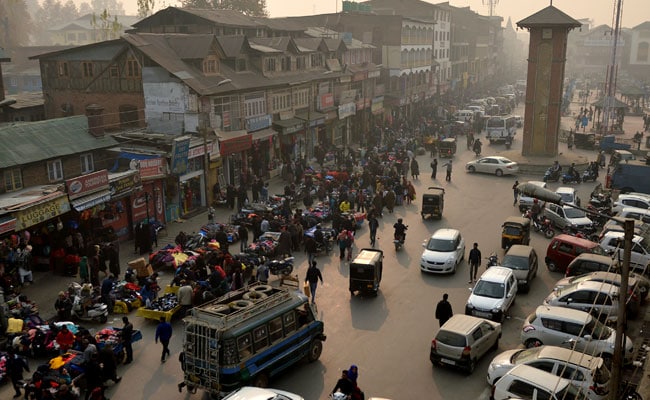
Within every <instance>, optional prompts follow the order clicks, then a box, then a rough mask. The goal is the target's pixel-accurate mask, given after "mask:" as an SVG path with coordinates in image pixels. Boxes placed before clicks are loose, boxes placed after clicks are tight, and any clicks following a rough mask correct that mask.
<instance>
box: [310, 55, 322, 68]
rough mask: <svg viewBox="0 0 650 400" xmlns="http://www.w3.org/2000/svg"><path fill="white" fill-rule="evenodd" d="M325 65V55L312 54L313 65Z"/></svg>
mask: <svg viewBox="0 0 650 400" xmlns="http://www.w3.org/2000/svg"><path fill="white" fill-rule="evenodd" d="M322 65H323V55H322V54H312V55H311V66H312V67H320V66H322Z"/></svg>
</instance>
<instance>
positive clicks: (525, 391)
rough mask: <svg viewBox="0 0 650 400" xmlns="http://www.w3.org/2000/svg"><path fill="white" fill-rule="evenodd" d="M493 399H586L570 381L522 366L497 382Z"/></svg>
mask: <svg viewBox="0 0 650 400" xmlns="http://www.w3.org/2000/svg"><path fill="white" fill-rule="evenodd" d="M491 398H492V399H494V400H506V399H513V398H521V399H548V400H578V399H582V398H584V393H582V391H581V390H580V388H578V387H576V386H574V385H573V384H572V383H571V381H570V380H568V379H564V378H562V377H559V376H556V375H553V374H551V373H549V372H546V371H543V370H541V369H537V368H534V367H531V366H529V365H523V364H522V365H517V366H516V367H514V368H513V369H511V370H510V371H508V373H506V374H505V375H503V377H501V379H499V380H498V381H497V383H496V384H495V385H494V386H493V387H492V396H491Z"/></svg>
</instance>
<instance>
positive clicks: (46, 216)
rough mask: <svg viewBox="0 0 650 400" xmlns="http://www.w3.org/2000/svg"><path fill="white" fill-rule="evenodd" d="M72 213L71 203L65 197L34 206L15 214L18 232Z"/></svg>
mask: <svg viewBox="0 0 650 400" xmlns="http://www.w3.org/2000/svg"><path fill="white" fill-rule="evenodd" d="M68 211H70V202H69V201H68V198H67V197H66V196H65V195H61V196H59V197H56V198H54V199H51V200H48V201H45V202H43V203H40V204H36V205H33V206H31V207H29V208H27V209H25V210H20V211H17V212H15V213H14V216H15V217H16V230H17V231H20V230H23V229H27V228H29V227H30V226H34V225H36V224H39V223H41V222H45V221H48V220H50V219H52V218H54V217H57V216H59V215H61V214H65V213H67V212H68Z"/></svg>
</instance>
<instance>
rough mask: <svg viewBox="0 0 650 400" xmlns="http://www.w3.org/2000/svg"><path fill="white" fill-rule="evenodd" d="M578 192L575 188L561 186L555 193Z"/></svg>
mask: <svg viewBox="0 0 650 400" xmlns="http://www.w3.org/2000/svg"><path fill="white" fill-rule="evenodd" d="M576 192H577V190H576V189H575V188H572V187H569V186H560V187H559V188H557V189H555V193H576Z"/></svg>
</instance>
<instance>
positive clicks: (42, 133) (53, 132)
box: [0, 115, 117, 168]
mask: <svg viewBox="0 0 650 400" xmlns="http://www.w3.org/2000/svg"><path fill="white" fill-rule="evenodd" d="M115 145H117V141H116V140H115V139H113V138H112V137H110V136H104V137H94V136H92V135H91V134H90V133H89V132H88V118H87V117H86V116H85V115H79V116H74V117H67V118H56V119H48V120H45V121H38V122H26V123H16V124H14V125H10V126H3V127H0V168H9V167H14V166H18V165H23V164H29V163H33V162H38V161H43V160H49V159H52V158H56V157H61V156H67V155H71V154H75V153H84V152H88V151H92V150H96V149H101V148H105V147H111V146H115Z"/></svg>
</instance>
